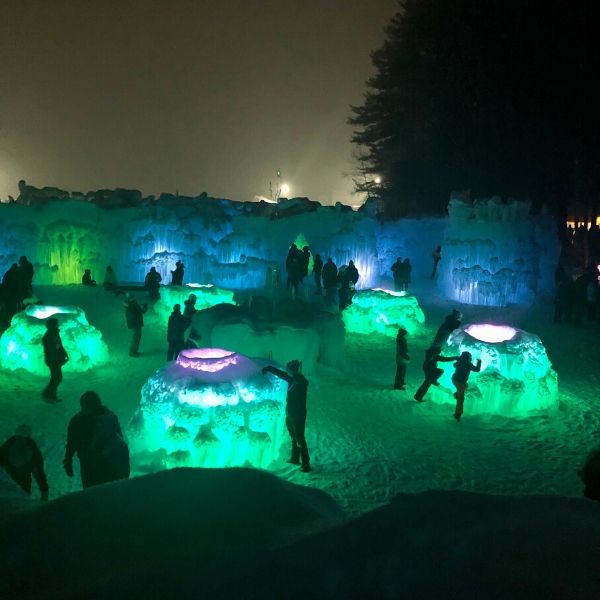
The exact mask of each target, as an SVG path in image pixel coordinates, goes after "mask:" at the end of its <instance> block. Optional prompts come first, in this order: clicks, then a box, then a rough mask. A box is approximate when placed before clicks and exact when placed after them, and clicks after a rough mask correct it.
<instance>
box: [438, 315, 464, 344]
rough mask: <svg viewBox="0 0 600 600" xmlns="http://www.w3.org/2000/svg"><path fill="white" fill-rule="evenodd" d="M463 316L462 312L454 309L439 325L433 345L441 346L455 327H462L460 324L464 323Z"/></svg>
mask: <svg viewBox="0 0 600 600" xmlns="http://www.w3.org/2000/svg"><path fill="white" fill-rule="evenodd" d="M462 317H463V316H462V313H461V312H460V311H459V310H456V309H454V310H453V311H452V313H451V314H449V315H448V316H447V317H446V318H445V319H444V322H443V323H442V324H441V325H440V326H439V328H438V330H437V333H436V334H435V338H434V339H433V342H432V343H431V345H432V346H436V347H438V348H441V347H442V346H443V345H444V344H445V343H446V341H447V340H448V336H449V335H450V334H451V333H452V332H453V331H454V330H455V329H458V328H459V327H460V324H461V323H462Z"/></svg>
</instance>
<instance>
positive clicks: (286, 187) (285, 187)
mask: <svg viewBox="0 0 600 600" xmlns="http://www.w3.org/2000/svg"><path fill="white" fill-rule="evenodd" d="M289 193H290V186H289V185H288V184H287V183H283V184H282V185H281V195H282V196H283V197H284V198H287V196H288V194H289Z"/></svg>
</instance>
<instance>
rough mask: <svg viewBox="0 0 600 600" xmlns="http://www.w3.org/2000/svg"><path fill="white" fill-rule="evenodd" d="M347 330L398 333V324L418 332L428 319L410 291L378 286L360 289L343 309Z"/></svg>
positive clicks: (410, 332) (389, 334)
mask: <svg viewBox="0 0 600 600" xmlns="http://www.w3.org/2000/svg"><path fill="white" fill-rule="evenodd" d="M342 317H343V319H344V325H345V326H346V331H348V332H351V333H366V334H369V333H383V334H384V335H388V336H393V337H395V336H396V334H397V333H398V328H399V327H404V328H405V329H406V330H407V331H408V333H409V334H414V333H417V332H418V331H419V330H420V329H421V326H422V325H423V323H424V322H425V315H424V314H423V311H422V310H421V307H420V306H419V302H418V301H417V299H416V298H415V296H413V295H412V294H409V293H408V292H403V291H401V292H395V291H392V290H384V289H380V288H376V289H374V290H363V291H360V292H357V293H356V294H355V295H354V297H353V298H352V304H351V305H350V306H348V307H346V308H345V309H344V311H343V313H342Z"/></svg>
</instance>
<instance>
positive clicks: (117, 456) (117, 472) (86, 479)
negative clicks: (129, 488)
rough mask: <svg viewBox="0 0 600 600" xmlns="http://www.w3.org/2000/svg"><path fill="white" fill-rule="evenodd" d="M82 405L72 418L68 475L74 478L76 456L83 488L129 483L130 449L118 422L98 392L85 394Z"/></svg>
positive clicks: (66, 462)
mask: <svg viewBox="0 0 600 600" xmlns="http://www.w3.org/2000/svg"><path fill="white" fill-rule="evenodd" d="M79 404H80V406H81V410H80V411H79V412H78V413H77V414H76V415H75V416H73V418H72V419H71V421H70V422H69V427H68V429H67V446H66V449H65V458H64V460H63V467H64V469H65V473H66V474H67V475H68V476H69V477H73V475H74V473H73V456H74V455H75V454H77V456H78V458H79V466H80V471H81V483H82V485H83V487H84V488H88V487H92V486H94V485H100V484H101V483H108V482H109V481H117V480H118V479H127V478H128V477H129V471H130V469H129V448H128V446H127V443H126V442H125V440H124V439H123V433H122V431H121V426H120V425H119V419H118V418H117V416H116V415H115V414H114V413H113V412H112V411H110V410H109V409H108V408H106V406H104V405H103V404H102V402H101V401H100V396H98V394H97V393H96V392H93V391H88V392H85V393H84V394H82V396H81V398H80V399H79Z"/></svg>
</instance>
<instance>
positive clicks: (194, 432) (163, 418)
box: [132, 348, 286, 468]
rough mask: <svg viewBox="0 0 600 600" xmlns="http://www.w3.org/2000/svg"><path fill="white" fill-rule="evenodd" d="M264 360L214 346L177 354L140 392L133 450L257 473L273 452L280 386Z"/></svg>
mask: <svg viewBox="0 0 600 600" xmlns="http://www.w3.org/2000/svg"><path fill="white" fill-rule="evenodd" d="M268 364H273V363H272V362H271V361H267V360H262V359H254V358H248V357H247V356H244V355H242V354H238V353H236V352H232V351H230V350H223V349H220V348H194V349H189V350H183V351H182V352H181V353H180V354H179V357H178V358H177V361H175V362H172V363H168V364H167V365H166V366H164V367H162V368H161V369H159V370H158V371H157V372H156V373H155V374H154V375H153V376H152V377H150V379H149V380H148V381H147V382H146V384H145V385H144V387H143V388H142V399H141V402H140V407H139V410H138V412H137V414H136V416H135V417H134V420H133V423H132V427H133V428H134V429H136V430H137V434H138V435H135V434H134V435H133V436H132V438H133V441H134V451H135V450H137V449H138V448H137V447H136V446H139V449H141V448H143V449H144V450H149V451H150V452H154V451H157V450H162V451H164V452H165V453H166V454H167V455H168V456H170V457H172V458H173V461H172V462H174V463H175V464H186V465H190V466H197V467H231V466H242V465H251V466H254V467H260V468H265V467H267V466H268V465H269V464H270V463H272V462H273V460H275V459H276V458H277V457H278V455H279V448H280V446H281V443H282V441H283V432H284V423H285V395H286V384H285V383H284V382H282V381H281V380H280V379H277V378H275V377H272V376H271V375H267V376H264V375H263V374H262V368H263V367H264V366H266V365H268Z"/></svg>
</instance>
